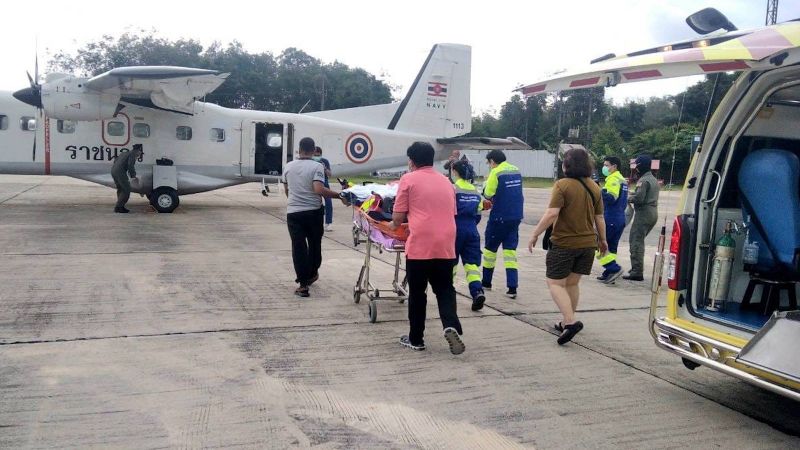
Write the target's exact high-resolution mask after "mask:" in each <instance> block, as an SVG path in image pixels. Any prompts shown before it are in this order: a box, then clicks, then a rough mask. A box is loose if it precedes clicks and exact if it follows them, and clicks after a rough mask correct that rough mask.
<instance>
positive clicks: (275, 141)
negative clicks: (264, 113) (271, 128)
mask: <svg viewBox="0 0 800 450" xmlns="http://www.w3.org/2000/svg"><path fill="white" fill-rule="evenodd" d="M282 144H283V136H281V134H280V133H269V134H268V135H267V147H272V148H280V147H281V145H282Z"/></svg>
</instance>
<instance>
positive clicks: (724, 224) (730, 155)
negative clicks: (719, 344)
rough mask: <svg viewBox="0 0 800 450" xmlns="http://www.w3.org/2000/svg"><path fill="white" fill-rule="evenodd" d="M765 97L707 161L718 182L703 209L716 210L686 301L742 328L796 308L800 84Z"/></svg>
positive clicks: (700, 312) (799, 248) (754, 326)
mask: <svg viewBox="0 0 800 450" xmlns="http://www.w3.org/2000/svg"><path fill="white" fill-rule="evenodd" d="M765 98H766V100H764V101H761V102H760V104H757V105H755V104H754V105H753V106H754V109H753V110H752V114H751V116H750V121H749V122H747V123H749V124H748V125H746V127H745V128H744V130H743V132H741V133H740V134H739V135H738V136H734V137H733V138H732V139H731V140H730V141H728V142H727V143H726V144H725V145H726V149H727V151H725V152H721V153H723V154H722V155H721V157H720V158H718V159H717V160H716V162H714V163H713V164H712V166H711V167H710V168H711V169H712V170H715V171H716V172H717V174H719V175H716V174H714V175H710V176H707V177H705V181H704V182H705V183H710V186H709V188H712V186H714V187H715V186H716V185H715V184H713V183H721V187H720V189H719V191H718V197H717V199H716V201H715V202H709V203H708V204H705V203H701V204H700V205H701V206H700V208H699V210H700V214H705V213H708V212H710V213H712V214H713V216H712V217H713V220H712V221H711V223H710V230H713V232H712V233H711V239H710V240H709V241H708V244H710V245H701V251H700V252H698V257H700V258H704V259H705V260H706V263H707V264H702V260H701V261H698V262H701V264H698V265H697V267H699V268H702V267H705V272H704V271H703V270H702V269H700V270H699V271H698V272H695V276H697V277H698V278H699V280H698V279H696V280H695V283H694V286H695V288H696V289H697V290H696V291H695V292H699V293H700V295H693V296H692V297H693V300H694V302H693V305H691V306H693V309H694V312H695V314H698V315H701V316H703V317H705V318H708V319H712V320H716V321H720V322H722V323H724V324H726V325H731V326H735V327H738V328H740V329H743V330H747V331H758V330H759V329H760V328H761V327H763V326H764V324H765V323H766V322H767V321H768V320H769V318H770V316H771V315H772V314H773V313H774V312H775V311H795V310H798V309H799V308H798V305H797V298H798V291H799V289H798V281H800V84H797V85H794V86H789V87H786V88H783V89H780V90H776V91H775V92H774V93H772V94H771V95H769V96H766V97H765ZM714 178H717V180H714ZM709 192H712V189H709ZM712 205H715V206H712ZM707 206H708V209H707ZM703 247H705V248H703ZM725 247H727V248H725ZM730 257H732V261H730ZM726 265H727V267H726ZM728 267H729V270H730V271H729V272H728V271H727V268H728ZM698 281H699V282H698Z"/></svg>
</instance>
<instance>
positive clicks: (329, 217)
mask: <svg viewBox="0 0 800 450" xmlns="http://www.w3.org/2000/svg"><path fill="white" fill-rule="evenodd" d="M312 159H313V160H314V161H316V162H318V163H322V165H323V166H324V167H325V183H324V185H325V187H326V188H330V187H331V185H330V181H329V180H328V179H329V178H330V177H331V163H330V161H328V160H327V159H326V158H323V157H322V149H321V148H320V147H317V148H315V149H314V156H313V157H312ZM332 223H333V201H332V200H331V199H330V198H328V197H325V231H331V224H332Z"/></svg>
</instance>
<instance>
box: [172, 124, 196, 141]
mask: <svg viewBox="0 0 800 450" xmlns="http://www.w3.org/2000/svg"><path fill="white" fill-rule="evenodd" d="M175 137H176V138H178V140H179V141H191V140H192V127H184V126H180V127H178V128H176V129H175Z"/></svg>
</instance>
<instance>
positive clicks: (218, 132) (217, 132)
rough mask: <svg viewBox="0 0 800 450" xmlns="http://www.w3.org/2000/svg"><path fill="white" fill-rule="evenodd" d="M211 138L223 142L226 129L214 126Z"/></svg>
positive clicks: (210, 133) (210, 134)
mask: <svg viewBox="0 0 800 450" xmlns="http://www.w3.org/2000/svg"><path fill="white" fill-rule="evenodd" d="M209 138H210V139H211V140H212V141H214V142H222V141H224V140H225V130H223V129H222V128H212V129H211V131H210V132H209Z"/></svg>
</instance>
